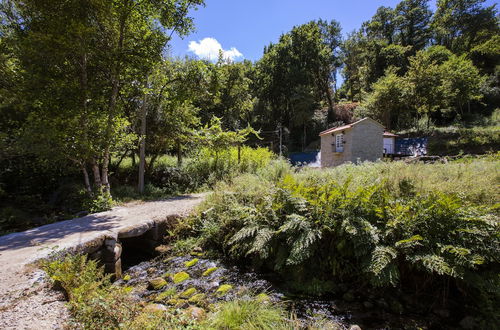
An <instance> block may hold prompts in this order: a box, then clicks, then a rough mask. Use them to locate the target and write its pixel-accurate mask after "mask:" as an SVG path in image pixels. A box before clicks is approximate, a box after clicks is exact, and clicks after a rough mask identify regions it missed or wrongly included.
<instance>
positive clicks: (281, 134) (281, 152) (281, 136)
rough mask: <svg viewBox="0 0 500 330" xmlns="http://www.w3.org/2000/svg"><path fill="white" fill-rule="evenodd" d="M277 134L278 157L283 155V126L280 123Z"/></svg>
mask: <svg viewBox="0 0 500 330" xmlns="http://www.w3.org/2000/svg"><path fill="white" fill-rule="evenodd" d="M278 129H279V135H280V157H281V156H283V128H282V127H281V123H279V124H278Z"/></svg>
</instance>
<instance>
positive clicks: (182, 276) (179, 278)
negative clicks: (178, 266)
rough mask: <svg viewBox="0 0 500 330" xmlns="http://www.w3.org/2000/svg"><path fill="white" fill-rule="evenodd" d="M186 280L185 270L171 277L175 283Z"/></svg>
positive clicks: (187, 275) (187, 276) (187, 277)
mask: <svg viewBox="0 0 500 330" xmlns="http://www.w3.org/2000/svg"><path fill="white" fill-rule="evenodd" d="M186 280H189V274H188V273H186V272H180V273H177V274H175V275H174V276H173V277H172V281H174V283H175V284H179V283H182V282H184V281H186Z"/></svg>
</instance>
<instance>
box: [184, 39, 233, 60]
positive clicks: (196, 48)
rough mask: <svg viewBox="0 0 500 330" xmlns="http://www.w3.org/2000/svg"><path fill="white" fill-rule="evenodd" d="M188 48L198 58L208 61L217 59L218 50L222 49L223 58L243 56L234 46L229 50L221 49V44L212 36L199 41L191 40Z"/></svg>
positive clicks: (230, 58)
mask: <svg viewBox="0 0 500 330" xmlns="http://www.w3.org/2000/svg"><path fill="white" fill-rule="evenodd" d="M188 50H189V51H190V52H193V53H194V54H196V56H198V57H199V58H202V59H207V60H210V61H217V59H218V58H219V51H220V50H222V54H223V56H224V58H225V59H228V60H231V61H234V60H235V59H236V58H239V57H243V54H242V53H240V51H239V50H237V49H236V48H235V47H231V49H229V50H225V49H223V48H222V45H221V44H220V43H219V42H218V41H217V40H216V39H214V38H205V39H203V40H200V41H199V42H196V41H191V42H190V43H189V48H188Z"/></svg>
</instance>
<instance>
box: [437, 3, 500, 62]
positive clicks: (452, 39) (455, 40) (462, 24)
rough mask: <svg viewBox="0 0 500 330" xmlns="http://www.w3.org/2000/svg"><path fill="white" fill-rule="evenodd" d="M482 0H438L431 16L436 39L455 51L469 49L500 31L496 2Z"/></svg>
mask: <svg viewBox="0 0 500 330" xmlns="http://www.w3.org/2000/svg"><path fill="white" fill-rule="evenodd" d="M485 2H486V1H485V0H438V2H437V10H436V13H435V14H434V17H433V20H432V29H433V33H434V38H435V40H436V43H437V44H439V45H443V46H446V47H447V48H448V49H450V50H451V51H453V52H454V53H463V52H468V51H470V50H471V49H472V48H474V47H475V46H477V45H479V44H481V43H484V42H486V41H487V40H489V39H491V38H492V37H494V36H498V34H499V33H500V26H499V21H498V11H497V9H496V4H493V5H491V6H484V3H485Z"/></svg>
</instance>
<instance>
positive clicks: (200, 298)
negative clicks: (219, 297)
mask: <svg viewBox="0 0 500 330" xmlns="http://www.w3.org/2000/svg"><path fill="white" fill-rule="evenodd" d="M205 297H206V296H205V294H204V293H197V294H195V295H194V296H192V297H191V298H189V300H188V301H189V302H190V303H193V304H200V303H202V302H203V301H204V300H205Z"/></svg>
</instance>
